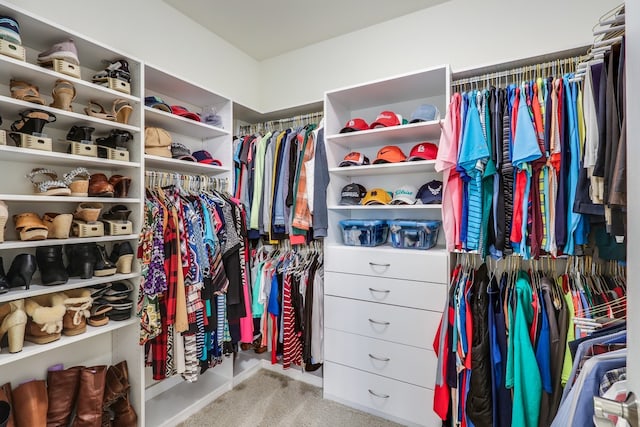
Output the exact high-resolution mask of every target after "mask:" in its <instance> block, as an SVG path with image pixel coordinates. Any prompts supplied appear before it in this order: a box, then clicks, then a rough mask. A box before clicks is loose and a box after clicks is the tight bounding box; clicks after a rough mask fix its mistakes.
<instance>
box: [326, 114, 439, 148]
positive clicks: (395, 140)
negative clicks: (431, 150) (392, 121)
mask: <svg viewBox="0 0 640 427" xmlns="http://www.w3.org/2000/svg"><path fill="white" fill-rule="evenodd" d="M325 139H326V140H327V142H328V143H329V144H338V145H341V146H343V147H345V148H347V149H350V150H352V149H356V148H362V147H376V146H383V145H392V144H401V143H404V142H413V143H416V144H417V143H419V142H423V141H429V142H435V143H437V142H438V141H439V139H440V120H433V121H430V122H419V123H410V124H406V125H401V126H390V127H384V128H376V129H369V130H361V131H358V132H348V133H338V134H334V135H327V136H326V137H325Z"/></svg>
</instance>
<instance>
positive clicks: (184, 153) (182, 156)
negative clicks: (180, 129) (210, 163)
mask: <svg viewBox="0 0 640 427" xmlns="http://www.w3.org/2000/svg"><path fill="white" fill-rule="evenodd" d="M171 157H173V158H174V159H178V160H187V161H190V162H197V160H196V159H195V157H193V156H192V155H191V150H189V147H187V146H186V145H184V144H181V143H179V142H173V143H172V144H171Z"/></svg>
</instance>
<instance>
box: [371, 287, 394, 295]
mask: <svg viewBox="0 0 640 427" xmlns="http://www.w3.org/2000/svg"><path fill="white" fill-rule="evenodd" d="M369 290H370V291H371V292H380V293H383V294H388V293H389V292H391V291H390V290H389V289H374V288H369Z"/></svg>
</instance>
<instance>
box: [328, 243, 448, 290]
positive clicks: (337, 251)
mask: <svg viewBox="0 0 640 427" xmlns="http://www.w3.org/2000/svg"><path fill="white" fill-rule="evenodd" d="M448 257H449V255H448V253H447V252H446V251H444V250H440V249H430V250H426V251H419V250H402V249H394V248H363V247H354V246H338V245H334V246H332V247H331V248H330V249H329V250H327V251H326V258H325V271H334V272H338V273H352V274H363V275H367V276H376V277H389V278H395V279H407V280H417V281H425V282H434V283H447V282H448V277H449V271H448V262H447V260H448Z"/></svg>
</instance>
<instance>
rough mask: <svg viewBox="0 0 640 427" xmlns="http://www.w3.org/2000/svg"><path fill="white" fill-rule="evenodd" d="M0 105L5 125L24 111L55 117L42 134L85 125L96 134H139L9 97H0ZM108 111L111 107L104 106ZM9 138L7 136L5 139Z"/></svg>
mask: <svg viewBox="0 0 640 427" xmlns="http://www.w3.org/2000/svg"><path fill="white" fill-rule="evenodd" d="M0 105H1V106H2V116H3V117H4V118H5V120H6V121H7V123H13V120H17V119H19V118H20V112H21V111H24V110H31V109H38V110H44V111H48V112H50V113H51V114H53V115H55V116H56V121H55V122H53V123H50V124H48V125H45V128H44V133H47V127H48V126H51V127H55V128H62V129H65V130H68V129H70V128H71V126H73V125H86V126H91V127H93V128H95V129H96V133H98V134H99V133H104V132H109V131H111V129H123V130H128V131H129V132H132V133H138V132H140V128H139V127H137V126H131V125H125V124H123V123H117V122H112V121H109V120H103V119H98V118H96V117H91V116H88V115H86V114H84V111H82V113H76V112H73V111H65V110H61V109H59V108H53V107H49V106H47V105H38V104H34V103H32V102H27V101H22V100H20V99H15V98H11V97H10V96H4V95H0ZM104 107H105V108H107V109H109V108H111V106H110V105H109V106H104ZM8 137H9V136H8V135H7V138H8Z"/></svg>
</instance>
